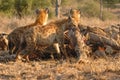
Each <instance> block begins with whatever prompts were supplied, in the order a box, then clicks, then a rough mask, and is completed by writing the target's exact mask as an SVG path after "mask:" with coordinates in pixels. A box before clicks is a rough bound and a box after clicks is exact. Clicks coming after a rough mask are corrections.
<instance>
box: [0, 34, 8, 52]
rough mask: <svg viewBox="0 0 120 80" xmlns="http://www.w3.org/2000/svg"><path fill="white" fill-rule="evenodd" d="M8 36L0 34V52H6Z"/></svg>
mask: <svg viewBox="0 0 120 80" xmlns="http://www.w3.org/2000/svg"><path fill="white" fill-rule="evenodd" d="M7 36H8V34H6V33H0V50H8V40H7Z"/></svg>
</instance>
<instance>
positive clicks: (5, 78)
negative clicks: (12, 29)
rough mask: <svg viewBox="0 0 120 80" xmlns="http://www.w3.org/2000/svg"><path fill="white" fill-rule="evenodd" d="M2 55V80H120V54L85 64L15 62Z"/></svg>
mask: <svg viewBox="0 0 120 80" xmlns="http://www.w3.org/2000/svg"><path fill="white" fill-rule="evenodd" d="M2 53H3V52H1V56H0V80H120V53H116V54H115V55H114V56H109V57H107V59H102V58H100V59H94V60H93V59H92V58H88V59H87V60H86V61H85V62H84V63H73V62H72V63H68V62H66V61H65V60H64V61H56V60H52V59H46V60H39V61H30V62H21V61H17V62H14V59H13V57H14V56H10V55H8V54H5V52H4V55H2ZM71 60H74V58H71Z"/></svg>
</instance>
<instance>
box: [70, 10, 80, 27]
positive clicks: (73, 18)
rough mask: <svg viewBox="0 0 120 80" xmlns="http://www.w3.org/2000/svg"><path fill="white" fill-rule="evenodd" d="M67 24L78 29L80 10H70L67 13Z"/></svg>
mask: <svg viewBox="0 0 120 80" xmlns="http://www.w3.org/2000/svg"><path fill="white" fill-rule="evenodd" d="M68 19H69V24H70V25H71V26H72V27H78V24H79V21H80V10H78V9H71V10H70V11H69V18H68Z"/></svg>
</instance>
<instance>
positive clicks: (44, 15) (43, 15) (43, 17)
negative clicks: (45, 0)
mask: <svg viewBox="0 0 120 80" xmlns="http://www.w3.org/2000/svg"><path fill="white" fill-rule="evenodd" d="M48 13H49V9H48V8H45V9H37V10H36V14H37V18H36V21H35V23H38V24H40V25H45V24H46V23H47V20H48Z"/></svg>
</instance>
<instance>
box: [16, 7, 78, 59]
mask: <svg viewBox="0 0 120 80" xmlns="http://www.w3.org/2000/svg"><path fill="white" fill-rule="evenodd" d="M79 19H80V10H76V9H71V10H70V12H69V16H68V18H63V19H59V20H55V21H53V22H50V23H48V24H47V25H44V26H34V27H31V28H30V29H29V30H27V31H26V32H25V35H24V38H23V39H25V42H26V45H27V46H26V48H25V49H24V50H22V51H20V52H18V53H17V56H16V60H17V59H18V56H19V55H24V56H26V59H27V60H28V61H29V59H28V54H31V53H32V52H33V51H34V50H36V49H45V48H47V47H48V46H51V45H53V44H55V43H58V44H59V47H60V48H61V52H63V54H64V55H65V56H66V58H67V54H66V51H65V49H64V31H65V30H67V29H71V28H74V27H77V26H78V23H79Z"/></svg>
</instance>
